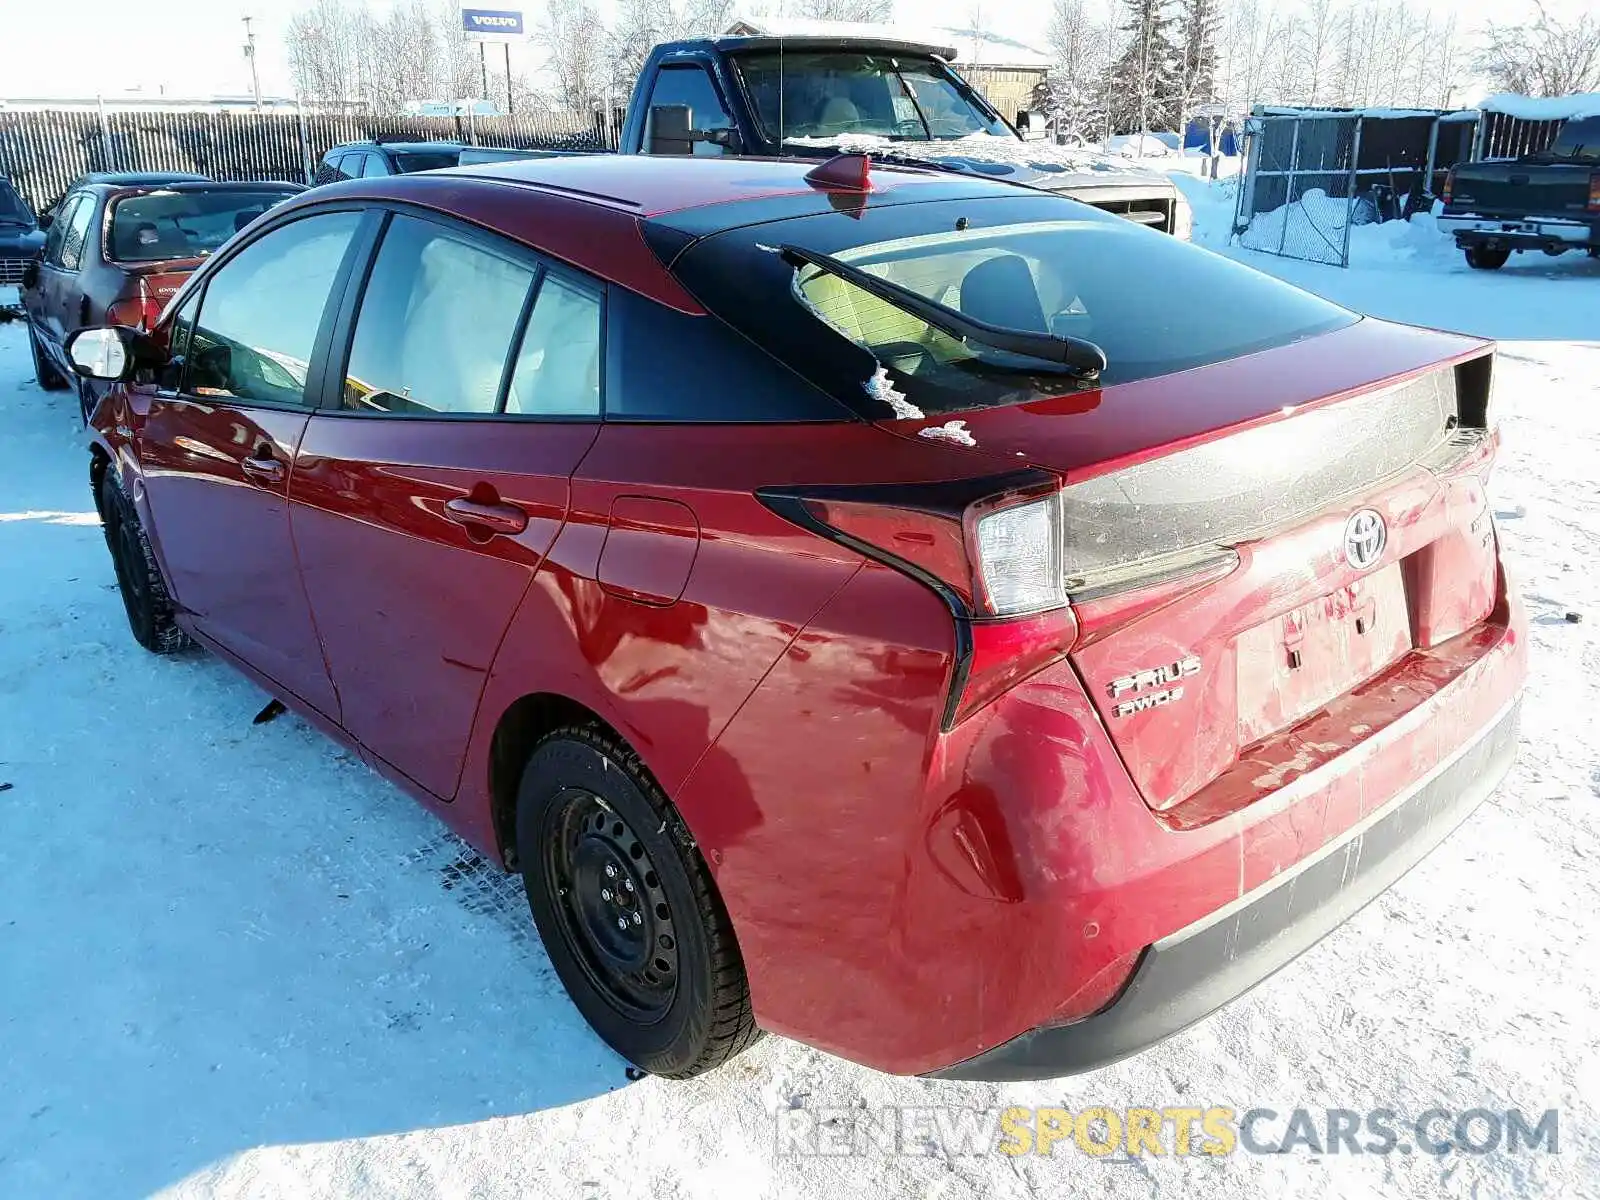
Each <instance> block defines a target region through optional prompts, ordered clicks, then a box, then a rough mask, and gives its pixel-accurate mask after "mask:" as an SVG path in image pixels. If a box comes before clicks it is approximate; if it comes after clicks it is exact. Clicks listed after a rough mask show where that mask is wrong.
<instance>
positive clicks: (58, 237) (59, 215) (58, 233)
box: [44, 195, 90, 267]
mask: <svg viewBox="0 0 1600 1200" xmlns="http://www.w3.org/2000/svg"><path fill="white" fill-rule="evenodd" d="M89 202H90V201H89V198H88V197H87V196H82V195H79V196H68V197H67V198H66V199H65V200H63V201H62V202H61V204H60V205H59V206H58V208H57V210H56V215H55V219H54V220H53V221H52V222H51V225H50V233H49V236H48V237H46V238H45V243H44V261H45V262H47V263H49V264H50V265H51V266H53V267H59V266H60V265H61V247H62V245H63V244H64V243H65V242H66V240H67V230H68V229H70V228H71V227H72V222H73V218H74V217H75V215H76V214H77V211H78V206H79V205H80V204H84V203H89Z"/></svg>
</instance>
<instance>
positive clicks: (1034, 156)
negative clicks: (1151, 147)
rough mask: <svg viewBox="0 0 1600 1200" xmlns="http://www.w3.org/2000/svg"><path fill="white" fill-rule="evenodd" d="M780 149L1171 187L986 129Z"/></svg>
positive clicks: (1061, 182) (1078, 181) (1161, 178)
mask: <svg viewBox="0 0 1600 1200" xmlns="http://www.w3.org/2000/svg"><path fill="white" fill-rule="evenodd" d="M784 148H785V149H787V150H791V151H794V152H797V153H801V154H813V155H815V154H826V153H837V154H866V155H870V156H872V157H874V158H882V159H885V160H892V161H895V162H912V163H926V164H927V165H928V166H930V167H943V168H945V169H947V170H953V171H962V172H965V173H968V174H972V175H982V176H985V177H987V178H990V179H1001V180H1004V181H1006V182H1008V183H1020V184H1025V185H1027V186H1028V187H1036V188H1043V189H1044V190H1046V191H1052V192H1054V191H1081V190H1083V189H1085V188H1106V189H1113V188H1114V189H1117V190H1126V191H1128V192H1130V193H1132V192H1139V193H1143V194H1146V195H1162V196H1165V195H1170V194H1171V193H1172V192H1173V191H1174V190H1175V189H1174V187H1173V184H1172V181H1171V180H1170V179H1168V178H1167V176H1166V175H1165V174H1163V173H1162V172H1159V171H1148V170H1143V169H1141V168H1139V167H1133V166H1130V165H1128V163H1126V162H1119V161H1118V160H1116V159H1114V158H1108V157H1106V156H1105V155H1102V154H1095V153H1094V152H1092V151H1088V150H1076V149H1073V148H1071V147H1068V146H1057V145H1054V144H1052V143H1050V142H1025V141H1023V140H1022V139H1021V138H1014V137H1003V136H1000V135H998V134H989V133H975V134H972V135H970V136H968V137H964V138H956V139H953V140H950V141H940V142H912V141H896V140H893V139H890V138H885V137H876V136H873V135H870V134H860V133H845V134H840V135H839V136H838V137H833V138H789V139H787V140H786V141H785V142H784Z"/></svg>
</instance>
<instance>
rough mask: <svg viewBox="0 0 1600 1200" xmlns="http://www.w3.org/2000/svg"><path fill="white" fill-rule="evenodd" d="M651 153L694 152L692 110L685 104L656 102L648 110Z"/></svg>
mask: <svg viewBox="0 0 1600 1200" xmlns="http://www.w3.org/2000/svg"><path fill="white" fill-rule="evenodd" d="M645 149H646V150H647V151H648V152H649V153H651V154H679V155H682V154H693V153H694V111H693V110H692V109H691V108H690V107H689V106H688V105H687V104H658V105H656V106H655V107H654V108H652V109H651V110H650V144H649V145H648V146H646V147H645Z"/></svg>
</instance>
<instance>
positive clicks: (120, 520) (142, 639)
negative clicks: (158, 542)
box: [100, 469, 193, 654]
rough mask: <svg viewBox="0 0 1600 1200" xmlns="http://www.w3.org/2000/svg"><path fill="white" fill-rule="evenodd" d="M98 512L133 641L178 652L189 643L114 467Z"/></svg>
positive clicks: (103, 486) (148, 647) (104, 484)
mask: <svg viewBox="0 0 1600 1200" xmlns="http://www.w3.org/2000/svg"><path fill="white" fill-rule="evenodd" d="M100 512H101V515H102V517H103V519H104V521H105V534H106V546H107V548H108V549H109V550H110V551H111V562H112V565H113V566H115V567H116V571H117V591H118V592H120V593H121V594H122V606H123V608H124V609H126V610H127V613H128V628H129V629H131V630H132V631H133V638H134V641H136V642H138V643H139V645H141V646H143V647H144V648H145V649H146V650H148V651H150V653H151V654H177V653H178V652H179V651H180V650H187V649H188V648H189V647H190V646H191V645H192V644H193V643H192V642H190V640H189V635H188V634H186V633H184V631H183V630H182V629H180V628H178V623H177V620H176V619H175V618H174V616H173V604H172V597H171V596H170V595H169V594H168V592H167V585H166V582H165V581H164V580H163V579H162V578H161V570H160V568H159V567H158V566H157V565H156V556H155V552H154V551H153V550H152V549H151V548H150V539H149V538H148V537H147V536H145V532H144V526H143V525H141V524H140V523H139V514H138V513H137V512H136V511H134V507H133V502H132V501H131V500H129V499H128V495H127V493H126V492H124V491H123V490H122V485H121V484H120V483H118V482H117V477H116V474H115V471H114V469H107V471H106V474H105V478H104V479H102V480H101V481H100Z"/></svg>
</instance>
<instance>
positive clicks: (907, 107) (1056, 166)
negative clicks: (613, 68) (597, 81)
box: [620, 34, 1191, 238]
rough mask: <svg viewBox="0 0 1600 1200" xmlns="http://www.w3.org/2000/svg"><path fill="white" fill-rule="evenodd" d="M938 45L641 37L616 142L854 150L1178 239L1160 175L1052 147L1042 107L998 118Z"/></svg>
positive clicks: (649, 149) (749, 151)
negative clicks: (639, 59) (643, 50)
mask: <svg viewBox="0 0 1600 1200" xmlns="http://www.w3.org/2000/svg"><path fill="white" fill-rule="evenodd" d="M955 55H956V51H955V50H954V48H952V47H948V46H936V45H931V44H921V43H917V42H911V41H901V40H898V39H894V38H889V37H881V38H880V37H857V36H839V35H832V34H819V35H811V36H804V37H781V38H780V37H760V36H757V37H736V36H726V37H716V38H703V39H696V40H691V41H676V42H665V43H663V44H661V45H658V46H656V47H655V49H654V50H652V51H651V53H650V56H649V58H648V59H647V60H646V62H645V65H644V69H643V70H642V71H641V72H640V74H639V80H638V83H637V84H635V86H634V91H633V98H632V100H631V101H630V103H629V106H628V111H627V116H626V119H625V121H624V123H623V127H622V137H621V144H620V150H621V152H622V153H623V154H684V155H702V156H704V155H730V154H732V155H752V156H759V157H764V158H771V157H779V156H788V157H793V156H795V155H812V156H816V157H818V158H827V157H830V156H832V155H835V154H838V153H841V152H844V153H865V154H868V155H870V156H872V157H874V158H878V159H880V160H882V161H887V162H900V163H906V162H909V163H912V164H915V165H918V166H925V167H933V168H937V169H942V170H949V171H961V172H966V173H971V174H978V175H985V176H989V177H992V178H1000V179H1007V180H1010V181H1012V182H1015V183H1020V184H1024V185H1027V186H1030V187H1036V188H1042V189H1044V190H1047V191H1052V192H1064V193H1066V194H1067V195H1070V196H1073V197H1075V198H1077V199H1080V200H1084V201H1087V202H1088V203H1090V204H1093V205H1095V206H1097V207H1099V208H1103V209H1106V210H1108V211H1111V212H1115V213H1119V214H1121V215H1123V216H1126V217H1128V218H1129V219H1131V220H1134V221H1138V222H1140V223H1141V224H1144V225H1148V226H1151V227H1152V228H1155V229H1160V230H1162V231H1164V232H1167V233H1171V234H1176V235H1177V236H1179V237H1185V238H1186V237H1188V236H1189V233H1190V225H1191V221H1190V213H1189V206H1188V205H1187V204H1186V203H1185V202H1184V200H1183V197H1182V195H1181V194H1180V193H1179V192H1178V190H1177V188H1176V187H1175V186H1174V185H1173V183H1172V181H1171V180H1170V179H1169V178H1168V177H1167V176H1166V175H1165V174H1162V173H1157V172H1151V171H1140V170H1136V169H1133V168H1131V167H1130V166H1128V165H1125V164H1122V163H1117V162H1114V161H1112V160H1110V159H1107V158H1104V157H1099V156H1095V155H1092V154H1087V153H1084V152H1083V151H1080V150H1072V149H1067V148H1064V147H1059V146H1056V145H1053V144H1052V143H1051V142H1050V141H1049V140H1048V138H1047V134H1046V131H1045V127H1044V120H1043V118H1042V117H1041V116H1040V115H1039V114H1037V113H1026V112H1024V113H1018V114H1016V115H1015V118H1014V120H1008V119H1007V118H1006V117H1005V116H1003V115H1002V114H1001V113H1000V112H998V111H997V110H996V109H995V108H994V106H993V105H991V104H990V103H989V102H988V101H987V100H986V99H984V97H983V96H982V95H981V94H980V93H979V92H978V91H977V90H976V89H975V88H973V87H972V86H971V85H970V84H968V83H967V82H966V80H964V79H962V78H961V76H960V75H958V74H957V73H956V72H955V71H954V70H953V69H952V68H951V66H950V60H951V59H953V58H954V57H955Z"/></svg>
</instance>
